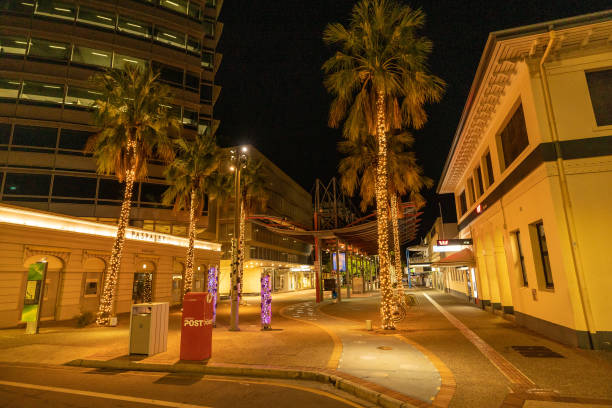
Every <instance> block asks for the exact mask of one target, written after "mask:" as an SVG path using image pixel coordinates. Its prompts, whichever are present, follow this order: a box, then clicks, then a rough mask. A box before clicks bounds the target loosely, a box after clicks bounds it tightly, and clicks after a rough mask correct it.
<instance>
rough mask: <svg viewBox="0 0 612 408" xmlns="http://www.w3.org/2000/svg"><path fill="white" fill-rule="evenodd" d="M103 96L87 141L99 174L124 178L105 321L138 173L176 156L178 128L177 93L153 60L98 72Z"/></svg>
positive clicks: (107, 278) (111, 306)
mask: <svg viewBox="0 0 612 408" xmlns="http://www.w3.org/2000/svg"><path fill="white" fill-rule="evenodd" d="M93 81H94V82H95V83H96V84H97V85H98V86H99V87H100V88H101V93H102V96H101V97H100V99H99V100H97V101H96V103H95V108H96V109H94V111H93V116H94V121H95V123H96V125H97V126H99V127H100V128H101V130H100V131H99V132H98V133H96V134H95V135H93V136H92V137H91V138H90V139H89V140H88V141H87V145H86V147H85V149H86V151H88V152H91V153H93V156H94V158H95V159H96V163H97V170H98V173H100V174H107V175H108V174H113V173H114V174H115V175H116V177H117V178H118V179H119V181H120V182H124V183H125V191H124V194H123V202H122V204H121V212H120V213H119V222H118V226H117V236H116V237H115V243H114V244H113V249H112V253H111V258H110V262H109V265H108V269H107V273H106V276H105V280H104V289H103V294H102V299H101V301H100V308H99V311H98V317H97V320H96V321H97V323H98V324H99V325H106V324H108V323H109V321H110V317H111V316H112V314H113V313H114V296H115V287H116V284H117V277H118V274H119V268H120V265H121V253H122V250H123V243H124V240H125V231H126V228H127V225H128V221H129V217H130V207H131V204H132V190H133V186H134V181H135V180H136V179H139V178H142V177H145V176H146V173H147V160H149V159H150V158H152V157H157V158H160V159H162V160H166V161H169V160H171V159H172V157H173V156H174V151H173V149H172V142H171V139H170V136H169V134H170V133H172V132H175V131H176V132H178V131H179V129H180V124H179V121H178V119H176V118H174V117H173V116H172V115H171V113H170V109H169V107H170V103H171V102H172V93H171V90H170V88H169V87H167V86H165V85H163V84H161V83H159V82H158V81H157V74H156V73H154V72H153V71H152V69H151V68H150V67H149V66H146V67H142V68H141V67H138V66H136V65H132V64H127V65H126V66H125V68H124V69H122V70H118V69H112V70H108V71H106V72H104V73H101V74H98V75H95V76H94V77H93Z"/></svg>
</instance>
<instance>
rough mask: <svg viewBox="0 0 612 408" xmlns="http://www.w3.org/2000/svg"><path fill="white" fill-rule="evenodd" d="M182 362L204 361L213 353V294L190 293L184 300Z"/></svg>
mask: <svg viewBox="0 0 612 408" xmlns="http://www.w3.org/2000/svg"><path fill="white" fill-rule="evenodd" d="M181 323H182V324H181V360H189V361H202V360H206V359H208V358H210V356H211V353H212V325H213V294H212V293H210V292H189V293H186V294H185V297H184V298H183V318H182V319H181Z"/></svg>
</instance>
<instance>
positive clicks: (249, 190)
mask: <svg viewBox="0 0 612 408" xmlns="http://www.w3.org/2000/svg"><path fill="white" fill-rule="evenodd" d="M240 179H241V180H240V195H241V200H240V232H239V235H238V248H239V251H238V254H239V259H238V265H239V266H238V281H239V282H240V288H239V290H238V296H240V295H241V293H242V288H243V285H242V276H243V272H244V252H245V251H244V247H245V232H246V219H247V217H248V216H249V214H251V213H252V212H253V211H256V209H257V208H261V207H263V206H265V204H266V201H267V200H268V193H267V191H266V189H265V186H266V179H265V177H264V175H263V163H262V162H261V161H249V162H248V163H247V165H246V167H245V168H243V169H242V170H241V172H240Z"/></svg>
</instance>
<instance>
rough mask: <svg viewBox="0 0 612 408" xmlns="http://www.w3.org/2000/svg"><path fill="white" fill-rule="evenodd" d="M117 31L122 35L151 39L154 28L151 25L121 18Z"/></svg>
mask: <svg viewBox="0 0 612 408" xmlns="http://www.w3.org/2000/svg"><path fill="white" fill-rule="evenodd" d="M117 30H118V31H119V32H120V33H125V34H131V35H135V36H137V37H143V38H151V33H152V32H153V27H152V26H151V24H149V23H145V22H143V21H139V20H134V19H131V18H127V17H124V16H119V21H118V23H117Z"/></svg>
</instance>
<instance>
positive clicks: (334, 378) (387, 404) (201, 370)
mask: <svg viewBox="0 0 612 408" xmlns="http://www.w3.org/2000/svg"><path fill="white" fill-rule="evenodd" d="M64 365H66V366H71V367H84V368H110V369H115V370H123V371H149V372H167V373H189V374H194V373H197V374H209V375H224V376H237V377H256V378H275V379H284V380H305V381H316V382H320V383H323V384H331V385H333V386H334V387H335V388H338V389H340V390H342V391H345V392H347V393H349V394H352V395H354V396H356V397H357V398H360V399H363V400H365V401H368V402H371V403H373V404H376V405H378V406H380V407H383V408H416V407H415V405H412V404H410V403H408V402H405V401H400V400H398V399H395V398H392V397H390V396H388V395H385V394H383V393H380V392H376V391H374V390H371V389H370V388H367V387H364V386H362V385H360V384H357V383H355V382H353V381H349V380H347V379H345V378H342V377H341V376H339V375H335V374H330V373H326V372H321V371H316V370H292V369H279V368H258V367H245V366H205V365H196V364H186V363H177V364H173V365H169V364H152V363H135V362H132V361H122V360H111V361H101V360H84V359H77V360H72V361H69V362H67V363H65V364H64Z"/></svg>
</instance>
